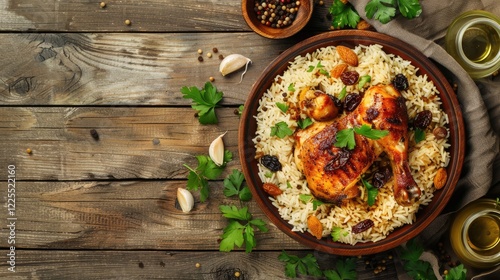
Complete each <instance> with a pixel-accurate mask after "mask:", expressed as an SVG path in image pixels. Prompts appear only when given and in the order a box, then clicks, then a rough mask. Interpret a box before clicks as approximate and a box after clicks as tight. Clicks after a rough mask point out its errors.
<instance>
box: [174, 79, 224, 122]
mask: <svg viewBox="0 0 500 280" xmlns="http://www.w3.org/2000/svg"><path fill="white" fill-rule="evenodd" d="M181 93H182V94H183V97H184V98H186V99H192V104H191V108H193V109H195V110H196V111H197V112H198V121H199V122H200V123H201V124H217V123H218V122H219V120H218V119H217V115H216V114H215V107H217V104H218V103H219V102H220V101H221V100H222V96H223V93H222V92H221V91H217V88H215V87H214V86H213V85H212V83H210V82H206V83H205V86H204V87H203V88H201V89H198V88H197V87H186V86H184V87H182V88H181Z"/></svg>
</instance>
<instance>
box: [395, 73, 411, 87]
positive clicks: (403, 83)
mask: <svg viewBox="0 0 500 280" xmlns="http://www.w3.org/2000/svg"><path fill="white" fill-rule="evenodd" d="M392 85H393V86H394V87H395V88H396V89H397V90H405V89H407V88H408V79H407V78H406V76H405V75H403V74H397V75H396V76H395V77H394V79H392Z"/></svg>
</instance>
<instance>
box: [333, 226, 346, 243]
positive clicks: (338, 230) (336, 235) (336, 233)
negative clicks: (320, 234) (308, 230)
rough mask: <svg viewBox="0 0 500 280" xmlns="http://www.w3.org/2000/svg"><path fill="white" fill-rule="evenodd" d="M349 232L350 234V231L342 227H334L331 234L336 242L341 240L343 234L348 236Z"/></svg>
mask: <svg viewBox="0 0 500 280" xmlns="http://www.w3.org/2000/svg"><path fill="white" fill-rule="evenodd" d="M348 234H349V232H348V231H347V230H345V229H343V228H341V227H333V228H332V233H331V236H332V240H333V241H334V242H337V241H339V240H340V237H341V236H347V235H348Z"/></svg>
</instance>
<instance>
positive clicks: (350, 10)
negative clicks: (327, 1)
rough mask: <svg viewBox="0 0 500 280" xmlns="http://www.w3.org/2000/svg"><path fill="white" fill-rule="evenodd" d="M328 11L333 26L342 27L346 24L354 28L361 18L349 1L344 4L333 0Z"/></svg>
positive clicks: (338, 0)
mask: <svg viewBox="0 0 500 280" xmlns="http://www.w3.org/2000/svg"><path fill="white" fill-rule="evenodd" d="M329 12H330V14H331V15H332V26H333V27H335V28H344V27H346V26H349V27H352V28H356V26H357V25H358V22H359V21H360V20H361V18H360V17H359V14H358V12H357V11H356V9H354V7H353V6H352V4H351V3H346V4H344V3H342V1H340V0H334V1H333V3H332V5H331V6H330V9H329Z"/></svg>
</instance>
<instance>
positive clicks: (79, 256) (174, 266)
mask: <svg viewBox="0 0 500 280" xmlns="http://www.w3.org/2000/svg"><path fill="white" fill-rule="evenodd" d="M288 253H290V254H293V255H298V256H300V257H303V256H305V255H306V254H313V255H314V257H316V259H317V260H318V263H319V264H320V266H321V268H322V269H335V267H334V265H335V263H336V260H337V258H336V257H335V256H332V255H325V254H322V253H318V252H312V251H300V252H296V251H294V252H288ZM18 254H19V255H18V256H17V259H16V260H17V263H18V265H17V266H16V272H15V273H12V272H9V271H8V270H7V267H6V264H5V263H2V269H1V270H0V278H8V279H13V280H15V279H175V280H183V279H185V280H188V279H189V280H192V279H205V280H221V279H235V280H243V279H246V280H248V279H257V280H258V279H262V280H268V279H287V278H286V277H285V268H284V263H283V262H281V261H279V260H278V255H279V254H280V252H279V251H274V252H252V253H250V254H245V253H242V252H231V253H220V252H179V251H164V252H161V251H104V250H100V251H57V250H50V251H46V250H41V251H40V250H37V251H29V250H22V251H19V252H18ZM365 261H366V259H364V258H363V259H358V260H357V267H356V270H357V275H358V279H364V280H369V279H397V274H396V268H395V264H394V261H392V260H388V261H387V262H386V263H385V267H386V268H387V269H386V270H384V271H383V272H381V273H380V274H374V273H373V269H371V268H369V267H368V268H367V266H366V265H365ZM197 263H199V264H200V266H199V267H196V264H197ZM236 272H238V273H239V276H236V275H235V273H236ZM297 279H311V278H310V277H309V278H307V277H305V276H300V277H298V278H297Z"/></svg>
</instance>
